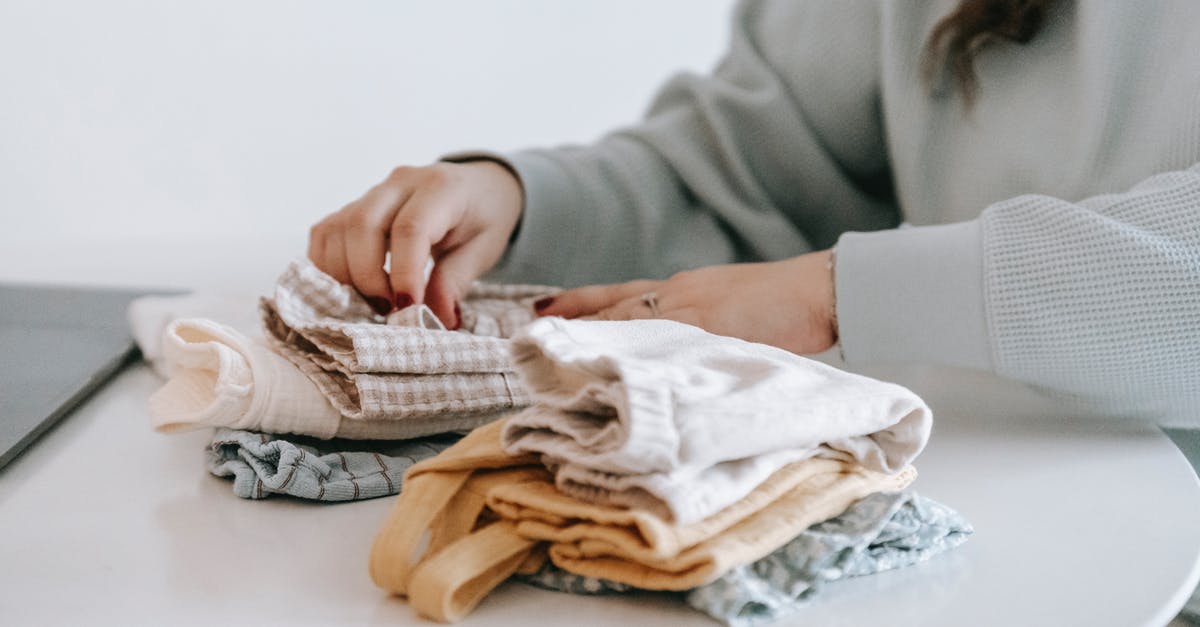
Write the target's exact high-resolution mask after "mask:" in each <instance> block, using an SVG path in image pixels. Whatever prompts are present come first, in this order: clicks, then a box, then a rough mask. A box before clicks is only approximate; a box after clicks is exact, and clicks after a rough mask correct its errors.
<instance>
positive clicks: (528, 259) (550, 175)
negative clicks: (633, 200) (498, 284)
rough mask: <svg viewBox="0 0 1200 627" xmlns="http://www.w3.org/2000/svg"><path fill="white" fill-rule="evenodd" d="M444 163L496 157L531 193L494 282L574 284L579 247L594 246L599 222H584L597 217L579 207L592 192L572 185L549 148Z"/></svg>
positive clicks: (463, 155)
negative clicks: (572, 278)
mask: <svg viewBox="0 0 1200 627" xmlns="http://www.w3.org/2000/svg"><path fill="white" fill-rule="evenodd" d="M441 160H442V161H451V162H455V163H462V162H465V161H480V160H486V161H495V162H497V163H499V164H501V165H503V166H505V167H507V168H508V169H509V170H511V171H512V172H513V173H514V174H516V176H517V179H518V180H520V182H521V188H522V190H523V192H524V196H525V206H524V207H523V209H522V211H521V220H520V222H519V223H518V224H517V230H516V233H515V237H514V239H513V241H512V242H511V243H509V246H508V249H507V250H506V251H505V253H504V256H503V257H502V258H501V259H500V262H499V263H497V264H496V267H495V269H493V270H492V271H491V272H490V273H489V274H488V275H487V278H488V279H489V280H492V281H515V282H523V283H528V282H537V283H542V284H546V285H560V286H564V287H570V286H571V285H570V284H569V283H568V279H569V278H570V276H571V272H570V268H571V265H572V264H573V263H575V257H576V254H577V253H576V251H579V250H584V249H586V248H587V247H588V246H590V245H592V241H591V234H592V233H593V232H594V231H593V228H594V227H595V226H596V225H594V224H587V223H585V222H581V220H584V221H586V220H587V219H588V217H590V216H595V215H597V212H596V211H595V210H593V209H591V208H586V207H585V208H580V207H577V205H579V204H580V203H581V202H584V201H583V200H581V199H586V197H587V196H586V194H582V193H580V191H579V190H578V189H576V188H574V187H572V184H571V177H570V176H569V174H570V173H569V172H567V171H565V170H563V168H562V166H560V165H559V164H558V162H556V161H555V160H554V159H553V158H551V157H549V156H547V155H546V154H545V153H544V152H543V151H537V150H527V151H521V152H514V153H509V154H503V155H502V154H498V153H495V152H490V151H486V150H471V151H461V152H455V153H451V154H448V155H445V156H443V157H442V158H441Z"/></svg>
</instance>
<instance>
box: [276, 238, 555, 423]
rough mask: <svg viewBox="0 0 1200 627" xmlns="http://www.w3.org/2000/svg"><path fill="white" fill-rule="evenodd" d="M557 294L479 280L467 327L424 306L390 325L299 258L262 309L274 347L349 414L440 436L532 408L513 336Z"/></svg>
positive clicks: (465, 317) (467, 305)
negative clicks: (447, 323)
mask: <svg viewBox="0 0 1200 627" xmlns="http://www.w3.org/2000/svg"><path fill="white" fill-rule="evenodd" d="M557 291H558V290H557V289H556V288H549V287H540V286H528V285H490V284H483V283H477V284H476V285H475V286H474V287H473V288H472V290H471V292H470V293H469V294H468V296H467V298H466V300H465V301H463V302H462V303H461V308H462V329H460V330H459V331H446V330H445V329H444V328H443V327H442V326H441V323H440V322H438V321H437V318H436V317H434V316H433V315H432V313H431V312H430V311H429V310H428V308H426V307H425V306H424V305H414V306H412V307H409V308H407V309H405V310H403V311H401V312H397V313H395V314H393V315H392V316H391V317H389V318H388V319H386V321H385V318H384V317H383V316H380V315H378V314H376V313H375V312H374V311H373V310H372V309H371V307H370V306H369V305H367V303H366V301H364V300H363V299H362V297H361V296H359V294H358V292H356V291H355V290H354V289H353V288H351V287H348V286H346V285H342V284H340V283H338V282H337V281H336V280H334V279H333V278H332V277H330V276H329V275H326V274H325V273H323V272H321V271H320V270H318V269H317V268H316V266H314V265H312V263H311V262H309V261H308V260H298V261H294V262H292V263H291V264H290V265H289V266H288V268H287V270H285V271H284V273H283V275H282V276H281V277H280V278H279V282H278V283H277V285H276V287H275V294H274V296H273V297H272V298H264V299H262V301H261V307H260V310H261V313H262V319H263V326H264V328H265V330H266V335H267V338H268V341H269V342H270V344H271V346H272V348H273V349H275V350H276V351H277V352H278V353H279V354H281V355H283V356H284V357H285V358H287V359H288V360H289V361H291V362H292V363H293V364H295V365H296V366H297V367H298V368H299V369H300V370H301V371H302V372H303V373H304V374H305V375H306V376H308V378H309V379H311V380H312V381H313V383H315V384H316V385H317V387H318V388H319V389H320V390H321V393H322V394H324V395H325V396H326V398H328V399H329V401H330V403H331V404H332V405H333V406H334V407H335V408H337V410H338V411H339V412H341V414H342V415H343V416H345V417H347V418H351V419H361V420H369V421H375V420H403V421H412V422H414V423H415V422H421V421H424V422H428V423H429V424H428V425H426V427H427V428H420V429H419V431H422V432H435V431H436V430H437V427H438V426H440V425H443V424H444V425H450V424H453V425H454V426H453V427H452V428H454V429H462V428H469V427H470V426H475V425H468V424H467V423H470V422H471V420H470V417H471V416H474V415H478V416H479V421H478V423H477V424H482V423H483V422H486V421H489V420H493V419H494V418H495V417H496V415H497V414H496V412H498V411H504V410H507V409H513V408H518V407H523V406H525V405H528V404H529V402H530V399H529V396H528V394H527V393H526V391H525V390H524V388H523V387H522V386H521V385H520V383H519V382H518V380H517V377H516V374H515V373H514V371H513V369H512V365H511V358H510V357H509V340H508V339H506V338H507V337H508V336H509V335H512V334H513V333H515V332H516V331H517V329H519V328H521V327H522V326H524V325H525V324H527V323H528V322H530V321H531V320H533V319H534V318H535V317H536V315H535V314H534V312H533V308H532V304H533V302H534V301H536V300H537V299H538V298H541V297H543V296H545V295H547V294H553V293H555V292H557ZM385 322H386V323H385ZM413 426H414V427H415V426H416V425H415V424H414V425H413Z"/></svg>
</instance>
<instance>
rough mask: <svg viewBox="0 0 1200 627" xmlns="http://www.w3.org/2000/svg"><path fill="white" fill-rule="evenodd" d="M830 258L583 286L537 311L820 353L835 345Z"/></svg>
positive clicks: (826, 254) (809, 256)
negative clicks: (673, 324) (646, 323)
mask: <svg viewBox="0 0 1200 627" xmlns="http://www.w3.org/2000/svg"><path fill="white" fill-rule="evenodd" d="M831 255H832V252H831V251H828V250H825V251H820V252H815V253H809V254H807V255H801V256H799V257H793V258H791V259H785V260H783V261H773V262H764V263H742V264H731V265H724V266H709V267H706V268H699V269H696V270H689V271H686V272H680V273H679V274H676V275H674V276H672V277H671V278H669V279H667V280H666V281H649V280H647V281H631V282H629V283H615V284H612V285H591V286H588V287H580V288H576V289H573V290H567V291H565V292H562V293H560V294H558V295H557V296H555V297H553V298H548V299H543V300H542V301H539V302H538V304H537V311H538V314H540V315H543V316H563V317H565V318H589V319H598V320H641V319H648V318H662V319H666V320H676V321H679V322H684V323H687V324H691V325H695V326H698V327H700V328H702V329H704V330H706V331H708V332H710V333H715V334H717V335H728V336H732V337H737V338H741V339H743V340H748V341H751V342H761V343H763V344H771V345H772V346H778V347H779V348H783V349H786V350H789V351H792V352H794V353H800V354H813V353H820V352H823V351H826V350H828V349H829V348H830V347H832V346H833V345H834V343H835V342H836V341H837V327H836V323H835V316H834V293H833V274H832V271H831V269H830V263H829V262H830V260H831ZM652 305H653V306H652Z"/></svg>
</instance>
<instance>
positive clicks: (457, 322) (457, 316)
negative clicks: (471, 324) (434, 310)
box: [450, 303, 462, 331]
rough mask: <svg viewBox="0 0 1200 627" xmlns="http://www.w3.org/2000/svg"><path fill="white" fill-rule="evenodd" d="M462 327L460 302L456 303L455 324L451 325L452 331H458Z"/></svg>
mask: <svg viewBox="0 0 1200 627" xmlns="http://www.w3.org/2000/svg"><path fill="white" fill-rule="evenodd" d="M461 328H462V309H461V308H460V307H459V306H458V303H454V326H453V327H450V330H451V331H457V330H459V329H461Z"/></svg>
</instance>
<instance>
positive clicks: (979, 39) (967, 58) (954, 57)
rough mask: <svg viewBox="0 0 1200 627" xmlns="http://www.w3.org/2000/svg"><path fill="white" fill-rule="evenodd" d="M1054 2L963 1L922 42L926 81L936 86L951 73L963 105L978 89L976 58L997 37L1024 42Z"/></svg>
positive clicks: (1047, 0) (972, 100) (1018, 0)
mask: <svg viewBox="0 0 1200 627" xmlns="http://www.w3.org/2000/svg"><path fill="white" fill-rule="evenodd" d="M1053 1H1054V0H962V1H961V2H959V3H958V8H956V9H955V10H954V11H953V12H951V13H950V14H949V15H947V16H946V17H944V18H942V19H941V21H939V22H938V23H937V25H935V26H934V27H933V31H932V32H931V33H930V34H929V41H927V42H926V43H925V58H924V60H923V67H922V70H923V73H924V75H925V82H926V84H928V85H930V86H936V85H937V83H938V82H939V81H940V80H941V79H942V78H943V73H944V72H946V71H947V70H950V71H953V73H954V78H955V79H956V80H957V81H958V87H959V89H961V90H962V94H963V98H964V100H965V101H966V104H967V105H968V106H970V104H971V103H972V102H974V99H975V94H976V92H977V91H978V89H979V84H978V79H977V78H976V76H975V65H974V61H975V55H976V54H978V53H979V51H980V50H981V49H982V48H984V47H985V46H987V45H988V44H989V43H991V42H993V41H995V40H996V39H997V38H1001V39H1007V40H1009V41H1015V42H1017V43H1022V44H1023V43H1025V42H1028V41H1029V40H1030V39H1033V36H1034V35H1036V34H1037V32H1038V29H1040V28H1041V26H1042V18H1043V17H1044V16H1045V13H1046V7H1047V6H1048V5H1049V4H1050V3H1051V2H1053Z"/></svg>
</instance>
